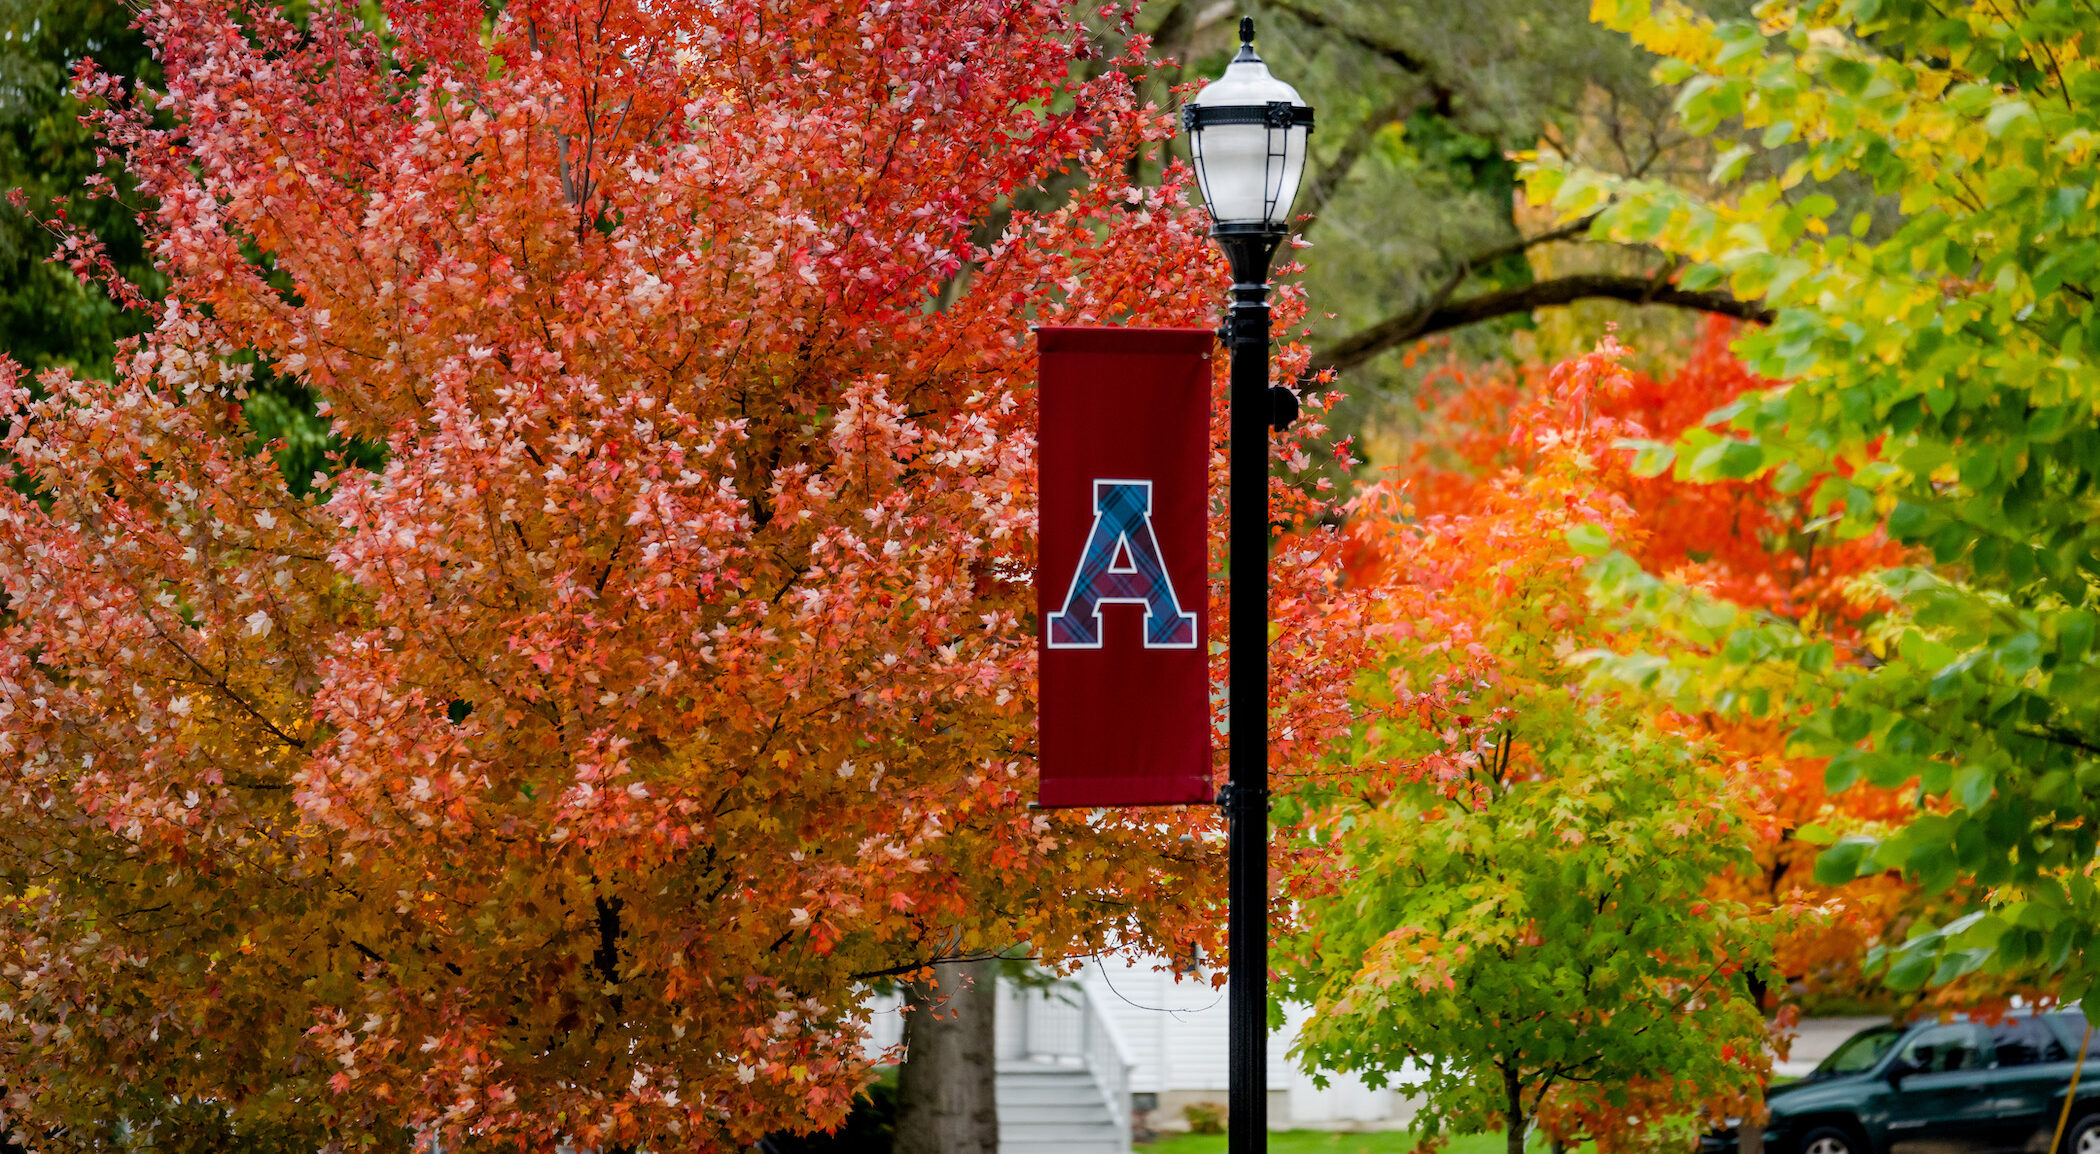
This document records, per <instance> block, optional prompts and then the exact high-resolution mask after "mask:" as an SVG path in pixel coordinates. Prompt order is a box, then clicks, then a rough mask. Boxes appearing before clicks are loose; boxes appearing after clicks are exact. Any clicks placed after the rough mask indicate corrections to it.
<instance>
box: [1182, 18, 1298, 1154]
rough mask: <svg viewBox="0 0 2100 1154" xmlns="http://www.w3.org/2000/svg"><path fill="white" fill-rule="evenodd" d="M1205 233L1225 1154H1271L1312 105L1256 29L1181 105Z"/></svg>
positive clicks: (1247, 23) (1245, 25) (1249, 29)
mask: <svg viewBox="0 0 2100 1154" xmlns="http://www.w3.org/2000/svg"><path fill="white" fill-rule="evenodd" d="M1181 123H1182V127H1184V128H1185V129H1187V130H1188V134H1189V146H1190V151H1191V152H1192V153H1193V154H1194V157H1195V165H1196V181H1197V183H1198V184H1200V185H1201V186H1202V189H1203V202H1204V204H1205V205H1206V206H1208V207H1209V209H1210V215H1211V230H1210V234H1211V235H1212V236H1214V237H1216V238H1217V240H1218V244H1219V246H1220V247H1222V248H1223V249H1224V250H1225V257H1226V259H1227V260H1228V261H1230V262H1231V264H1232V280H1233V284H1232V308H1231V310H1230V311H1229V312H1228V313H1226V317H1225V327H1224V328H1223V329H1222V330H1221V331H1220V333H1219V336H1221V337H1222V338H1223V339H1224V341H1225V344H1226V346H1227V347H1229V348H1230V349H1231V350H1232V400H1231V404H1232V459H1231V468H1232V473H1231V485H1230V492H1231V500H1232V510H1231V516H1232V523H1231V546H1230V551H1229V564H1230V565H1231V581H1232V589H1231V593H1230V595H1231V599H1232V600H1231V609H1232V625H1231V629H1230V633H1229V634H1228V636H1227V639H1226V644H1227V646H1228V647H1229V651H1230V653H1231V661H1232V664H1231V668H1230V669H1229V671H1228V681H1227V684H1226V716H1227V718H1228V719H1229V720H1230V722H1231V730H1230V732H1229V734H1228V735H1227V746H1226V761H1227V764H1228V767H1229V771H1230V772H1229V776H1228V779H1227V784H1226V786H1225V789H1224V792H1222V793H1221V794H1219V796H1218V804H1219V805H1221V806H1223V807H1224V809H1225V816H1226V823H1227V828H1228V830H1229V833H1228V838H1229V841H1228V845H1227V851H1226V852H1227V856H1228V859H1229V862H1230V864H1229V866H1228V867H1227V869H1228V875H1229V876H1228V879H1227V886H1226V890H1227V894H1228V897H1229V900H1230V902H1231V914H1230V918H1231V923H1230V925H1229V926H1228V927H1227V930H1226V945H1227V949H1228V951H1229V953H1230V955H1231V956H1230V959H1229V960H1230V963H1231V972H1230V974H1229V975H1228V979H1227V982H1228V984H1227V987H1226V1000H1227V1010H1228V1012H1229V1017H1230V1021H1231V1041H1230V1048H1231V1055H1230V1073H1231V1077H1230V1086H1231V1090H1230V1097H1231V1102H1230V1116H1229V1119H1228V1122H1227V1126H1226V1133H1227V1149H1228V1150H1230V1152H1231V1154H1255V1152H1257V1151H1264V1150H1267V1149H1268V1138H1269V1134H1268V1131H1269V1101H1268V1099H1269V1094H1268V1049H1269V1047H1268V1040H1269V1025H1268V1016H1269V1015H1268V1009H1269V1007H1268V1002H1269V429H1270V428H1271V427H1272V426H1273V427H1275V428H1278V429H1281V428H1283V427H1285V426H1287V425H1289V424H1290V423H1291V422H1292V421H1293V420H1295V419H1296V418H1297V416H1298V396H1297V394H1296V393H1294V392H1292V391H1291V390H1290V389H1289V388H1287V387H1283V386H1276V387H1273V388H1272V387H1271V386H1270V384H1269V261H1270V260H1271V259H1272V258H1273V257H1274V256H1275V255H1276V248H1277V246H1278V245H1280V244H1281V243H1282V242H1283V238H1284V235H1285V230H1284V222H1285V220H1286V218H1287V217H1288V216H1289V214H1290V210H1291V201H1292V200H1293V199H1295V198H1296V197H1297V195H1298V181H1299V178H1300V177H1302V176H1303V175H1304V173H1305V144H1306V138H1307V137H1308V136H1310V135H1312V123H1313V110H1312V109H1311V108H1309V107H1307V106H1306V104H1305V101H1304V100H1302V99H1300V98H1299V96H1298V92H1297V90H1296V89H1294V88H1292V87H1291V86H1290V85H1288V84H1285V83H1284V82H1282V81H1280V80H1277V79H1276V78H1275V77H1273V76H1270V75H1269V68H1268V65H1266V64H1263V63H1262V59H1261V57H1260V56H1257V55H1255V52H1254V21H1253V20H1252V19H1242V20H1241V21H1240V51H1239V55H1237V56H1235V57H1233V59H1232V63H1231V64H1229V65H1227V66H1226V68H1225V75H1223V76H1221V77H1219V78H1218V79H1217V80H1215V81H1213V82H1212V83H1210V84H1208V85H1206V86H1205V87H1204V89H1203V91H1202V92H1201V93H1199V94H1198V95H1197V97H1196V99H1195V100H1193V101H1191V102H1190V103H1189V104H1187V105H1186V106H1184V107H1183V108H1182V110H1181Z"/></svg>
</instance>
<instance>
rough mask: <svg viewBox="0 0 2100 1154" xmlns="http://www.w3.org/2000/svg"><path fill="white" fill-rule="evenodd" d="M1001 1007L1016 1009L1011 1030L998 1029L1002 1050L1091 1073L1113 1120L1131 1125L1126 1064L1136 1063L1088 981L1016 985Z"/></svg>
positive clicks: (1121, 1125) (1012, 1055) (1124, 1128)
mask: <svg viewBox="0 0 2100 1154" xmlns="http://www.w3.org/2000/svg"><path fill="white" fill-rule="evenodd" d="M1001 1001H1002V1002H1003V1003H1004V1004H1003V1005H1002V1006H1001V1007H1000V1008H1001V1009H1002V1010H1005V1009H1007V1008H1009V1007H1011V1008H1012V1009H1013V1010H1015V1011H1016V1012H1015V1014H1014V1015H1013V1016H1014V1022H1013V1026H1012V1029H1011V1032H1008V1031H1001V1033H1005V1034H1006V1037H1005V1038H1002V1039H1001V1042H1002V1045H1001V1046H1000V1056H1001V1057H1005V1058H1011V1059H1019V1060H1021V1061H1025V1062H1045V1063H1050V1064H1054V1065H1076V1066H1081V1067H1084V1068H1085V1069H1086V1071H1087V1072H1088V1073H1089V1074H1092V1075H1093V1077H1094V1084H1095V1085H1096V1086H1099V1087H1100V1088H1101V1095H1102V1097H1104V1098H1106V1099H1107V1100H1108V1109H1109V1112H1110V1113H1111V1114H1112V1115H1114V1117H1115V1121H1116V1126H1117V1128H1118V1129H1120V1130H1122V1131H1123V1132H1124V1133H1126V1134H1127V1133H1129V1131H1130V1070H1131V1067H1132V1066H1133V1065H1135V1064H1136V1063H1135V1062H1134V1061H1133V1060H1132V1059H1131V1057H1130V1047H1129V1046H1128V1045H1127V1044H1126V1043H1125V1042H1124V1041H1123V1036H1122V1034H1121V1033H1120V1032H1118V1031H1117V1029H1116V1024H1115V1022H1114V1020H1112V1019H1111V1018H1110V1017H1109V1016H1108V1015H1106V1014H1104V1013H1102V1012H1101V1009H1100V1007H1099V1006H1096V1005H1095V1004H1094V1000H1093V997H1092V996H1091V995H1089V994H1088V993H1087V990H1086V987H1084V986H1082V985H1080V984H1079V983H1077V982H1059V983H1057V984H1056V985H1054V986H1051V987H1049V988H1047V989H1016V990H1014V991H1013V995H1012V996H1011V998H1010V999H1001Z"/></svg>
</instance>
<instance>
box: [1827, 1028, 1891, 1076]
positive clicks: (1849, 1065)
mask: <svg viewBox="0 0 2100 1154" xmlns="http://www.w3.org/2000/svg"><path fill="white" fill-rule="evenodd" d="M1902 1036H1903V1031H1901V1030H1898V1029H1896V1028H1895V1027H1894V1026H1876V1027H1874V1028H1873V1029H1871V1030H1861V1031H1860V1032H1859V1033H1857V1034H1854V1035H1852V1036H1851V1037H1849V1038H1847V1039H1845V1044H1844V1045H1842V1046H1839V1047H1838V1048H1837V1049H1835V1050H1833V1051H1831V1053H1830V1056H1829V1057H1828V1058H1825V1059H1823V1060H1822V1061H1821V1062H1820V1063H1818V1064H1817V1065H1816V1070H1815V1073H1813V1074H1811V1075H1809V1077H1811V1078H1833V1077H1836V1076H1837V1075H1839V1074H1859V1073H1864V1072H1865V1071H1868V1070H1871V1069H1873V1068H1874V1063H1876V1062H1879V1061H1881V1056H1882V1055H1883V1054H1886V1053H1888V1052H1889V1049H1890V1047H1892V1046H1894V1045H1895V1044H1896V1040H1897V1039H1899V1038H1901V1037H1902Z"/></svg>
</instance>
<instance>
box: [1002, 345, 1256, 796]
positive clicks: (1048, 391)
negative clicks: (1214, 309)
mask: <svg viewBox="0 0 2100 1154" xmlns="http://www.w3.org/2000/svg"><path fill="white" fill-rule="evenodd" d="M1036 337H1037V343H1038V349H1039V350H1040V352H1041V354H1042V371H1041V376H1040V378H1039V380H1040V385H1041V388H1040V391H1039V393H1038V395H1037V402H1038V408H1037V413H1038V418H1037V427H1036V432H1037V438H1036V440H1037V452H1038V454H1039V455H1038V461H1039V465H1040V470H1039V474H1038V479H1039V484H1040V493H1041V506H1040V510H1041V516H1040V520H1039V523H1040V534H1041V535H1040V539H1039V542H1038V554H1037V562H1036V574H1035V586H1036V604H1037V608H1038V613H1037V618H1038V621H1039V622H1040V628H1041V637H1040V639H1039V649H1038V652H1039V655H1040V657H1041V685H1040V693H1039V698H1038V710H1037V716H1038V718H1039V726H1040V729H1039V732H1038V735H1037V736H1038V741H1037V756H1038V759H1039V764H1040V766H1041V780H1040V785H1039V788H1038V792H1037V799H1038V801H1039V803H1040V804H1041V805H1043V806H1046V807H1055V806H1096V805H1101V806H1107V805H1187V804H1193V803H1204V802H1209V801H1210V800H1211V799H1212V797H1213V795H1214V793H1215V789H1214V787H1213V785H1212V780H1211V749H1210V652H1209V620H1210V587H1209V583H1208V579H1209V573H1210V565H1209V560H1208V545H1209V535H1208V533H1207V532H1206V529H1205V520H1206V518H1207V517H1208V516H1209V511H1210V497H1209V483H1208V476H1207V472H1208V465H1209V461H1210V374H1211V367H1210V354H1211V349H1212V348H1213V347H1215V346H1216V344H1217V336H1216V334H1214V333H1212V332H1210V331H1209V330H1207V329H1122V328H1066V329H1058V328H1043V329H1037V330H1036Z"/></svg>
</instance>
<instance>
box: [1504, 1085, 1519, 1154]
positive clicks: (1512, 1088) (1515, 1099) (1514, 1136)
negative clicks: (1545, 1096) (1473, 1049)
mask: <svg viewBox="0 0 2100 1154" xmlns="http://www.w3.org/2000/svg"><path fill="white" fill-rule="evenodd" d="M1502 1094H1503V1097H1504V1099H1505V1100H1506V1102H1507V1108H1508V1110H1509V1113H1508V1115H1507V1118H1508V1119H1509V1146H1508V1149H1509V1154H1524V1083H1523V1080H1522V1079H1520V1078H1518V1077H1517V1068H1516V1067H1515V1066H1504V1067H1502Z"/></svg>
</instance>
